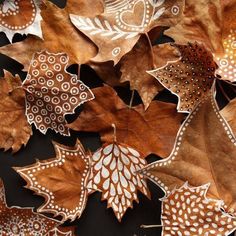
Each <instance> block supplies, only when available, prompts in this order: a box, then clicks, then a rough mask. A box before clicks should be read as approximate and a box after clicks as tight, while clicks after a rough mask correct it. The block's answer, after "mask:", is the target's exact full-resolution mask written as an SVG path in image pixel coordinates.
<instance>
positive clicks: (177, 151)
mask: <svg viewBox="0 0 236 236" xmlns="http://www.w3.org/2000/svg"><path fill="white" fill-rule="evenodd" d="M235 146H236V139H235V137H234V135H233V134H232V132H231V129H230V128H229V126H228V124H227V123H226V122H225V121H224V119H223V118H222V116H221V115H220V113H219V109H218V107H217V105H216V103H215V100H214V97H213V95H212V94H210V96H209V97H208V98H207V99H206V101H205V102H202V103H200V104H199V105H198V106H197V107H196V108H195V109H194V110H193V111H192V112H191V113H190V114H189V116H188V118H187V119H186V120H185V122H184V123H183V124H182V127H181V128H180V130H179V133H178V136H177V138H176V143H175V147H174V149H173V150H172V153H171V154H170V156H169V157H168V158H166V159H163V160H161V161H157V162H154V163H151V164H150V165H148V166H147V167H146V169H144V170H142V173H143V174H144V175H146V176H148V177H149V178H150V179H151V180H152V181H154V182H155V183H157V184H158V185H159V186H160V187H162V189H163V190H164V191H165V192H166V193H168V194H169V193H170V191H172V190H173V189H175V188H179V187H180V186H182V185H183V184H184V183H185V182H186V181H188V182H189V184H190V185H191V186H194V187H197V186H200V185H204V184H206V183H210V184H211V185H210V188H209V190H208V196H209V197H210V198H213V199H217V200H218V199H219V200H223V201H224V202H225V204H226V206H227V207H226V210H227V212H229V211H230V209H232V210H236V189H235V182H234V181H233V180H234V179H235V177H236V173H235V169H236V166H235V165H236V164H235V163H236V162H235V158H236V147H235Z"/></svg>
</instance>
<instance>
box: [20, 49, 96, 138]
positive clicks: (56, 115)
mask: <svg viewBox="0 0 236 236" xmlns="http://www.w3.org/2000/svg"><path fill="white" fill-rule="evenodd" d="M68 61H69V57H68V56H67V54H65V53H57V54H54V53H49V52H47V51H43V52H39V53H35V54H34V57H33V59H32V61H31V64H30V68H29V71H28V74H27V77H26V79H25V80H24V82H23V85H22V87H23V88H24V90H25V91H26V116H27V118H28V121H29V123H30V124H32V123H34V124H35V126H36V128H37V129H39V130H40V131H41V132H42V133H44V134H45V133H46V132H47V130H48V129H49V128H50V129H53V130H54V131H56V132H59V133H60V134H63V135H69V129H68V128H67V127H66V126H65V125H66V124H67V122H66V120H65V115H66V114H72V113H74V110H75V108H76V107H78V106H79V105H81V104H83V103H84V102H86V101H89V100H92V99H94V96H93V94H92V92H91V90H90V89H89V88H88V87H87V86H86V85H85V84H84V83H83V82H82V81H80V80H79V79H78V76H76V75H73V74H70V73H69V72H67V71H66V68H67V66H68Z"/></svg>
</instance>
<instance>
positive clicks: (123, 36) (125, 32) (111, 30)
mask: <svg viewBox="0 0 236 236" xmlns="http://www.w3.org/2000/svg"><path fill="white" fill-rule="evenodd" d="M182 8H183V0H177V1H173V0H166V1H162V0H158V1H153V0H150V1H149V0H129V1H128V4H127V1H126V0H119V1H116V2H111V1H109V0H105V10H104V13H103V14H101V15H99V16H97V17H94V18H89V17H82V16H76V15H70V17H71V20H72V22H73V24H74V25H75V26H76V27H77V28H78V29H79V30H80V31H81V32H83V33H84V34H85V35H86V36H88V37H89V38H90V39H91V40H92V41H93V42H94V43H95V44H96V45H97V46H98V54H97V56H96V57H95V58H93V60H94V61H97V62H104V61H109V60H112V61H114V63H115V64H117V63H118V62H119V60H120V59H121V57H122V56H123V55H124V54H126V53H128V52H129V51H130V50H131V49H132V48H133V46H134V45H135V44H136V42H137V41H138V39H139V37H140V35H141V34H146V33H147V32H148V31H150V30H151V29H152V28H154V27H157V26H172V25H174V24H176V23H177V21H178V19H179V16H180V15H181V12H182Z"/></svg>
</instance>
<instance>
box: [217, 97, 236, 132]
mask: <svg viewBox="0 0 236 236" xmlns="http://www.w3.org/2000/svg"><path fill="white" fill-rule="evenodd" d="M220 113H221V115H222V116H223V117H224V118H225V119H226V120H227V122H228V123H229V125H230V127H231V129H232V130H233V132H234V134H236V122H235V116H236V98H234V99H233V100H231V101H230V102H229V103H228V104H227V105H226V106H225V107H224V109H222V110H221V111H220Z"/></svg>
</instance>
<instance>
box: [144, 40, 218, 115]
mask: <svg viewBox="0 0 236 236" xmlns="http://www.w3.org/2000/svg"><path fill="white" fill-rule="evenodd" d="M174 46H175V47H176V48H177V49H178V50H179V52H180V55H181V59H180V60H177V61H174V62H168V63H167V65H166V66H164V67H163V68H158V69H154V70H151V71H148V73H150V74H151V75H153V76H154V77H155V78H156V79H158V81H159V82H160V83H161V84H162V85H163V86H165V87H166V88H167V89H168V90H170V91H171V92H172V93H173V94H175V95H177V96H178V98H179V102H178V107H177V109H178V111H180V112H190V111H192V110H193V108H194V107H195V106H196V105H197V104H198V103H199V102H200V101H201V100H202V99H204V98H205V96H207V95H208V93H209V91H210V89H211V87H212V84H213V82H214V81H215V79H216V76H215V70H216V69H217V65H216V63H215V62H214V60H213V56H212V54H211V53H210V52H209V51H208V50H206V49H205V48H204V46H203V45H202V44H198V43H194V44H191V43H189V44H188V45H178V44H174Z"/></svg>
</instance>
